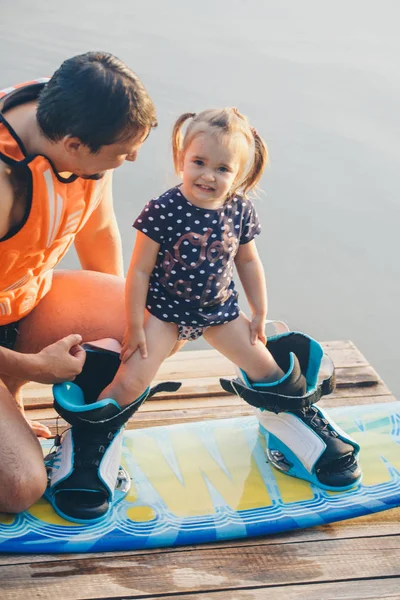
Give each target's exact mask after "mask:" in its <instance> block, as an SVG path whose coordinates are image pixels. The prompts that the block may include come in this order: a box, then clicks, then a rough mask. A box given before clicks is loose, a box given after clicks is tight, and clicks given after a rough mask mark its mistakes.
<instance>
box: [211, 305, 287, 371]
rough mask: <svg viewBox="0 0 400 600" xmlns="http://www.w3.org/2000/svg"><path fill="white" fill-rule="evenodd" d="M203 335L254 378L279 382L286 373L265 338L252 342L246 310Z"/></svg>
mask: <svg viewBox="0 0 400 600" xmlns="http://www.w3.org/2000/svg"><path fill="white" fill-rule="evenodd" d="M203 337H204V338H205V339H206V340H207V342H208V343H209V344H211V346H213V347H214V348H215V349H216V350H218V351H219V352H221V354H223V355H224V356H226V357H227V358H228V359H229V360H230V361H232V362H233V363H234V364H235V365H237V366H238V367H240V368H241V369H243V371H245V373H246V374H247V375H248V376H249V377H250V379H252V380H253V381H277V380H278V379H280V378H281V377H282V376H283V371H282V370H281V369H280V368H279V366H278V365H277V363H276V362H275V359H274V358H273V356H272V354H271V353H270V352H269V351H268V349H267V348H266V347H265V346H264V344H263V343H262V342H261V340H257V341H256V343H255V345H254V346H253V345H252V344H251V342H250V321H249V319H248V318H247V317H246V316H245V315H244V313H240V315H239V317H238V318H237V319H235V320H234V321H230V322H229V323H226V324H225V325H217V326H216V327H209V328H208V329H206V331H205V332H204V334H203Z"/></svg>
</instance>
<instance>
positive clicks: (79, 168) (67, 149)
mask: <svg viewBox="0 0 400 600" xmlns="http://www.w3.org/2000/svg"><path fill="white" fill-rule="evenodd" d="M37 122H38V125H39V128H40V131H41V133H42V135H43V136H44V137H45V138H47V140H49V141H50V142H53V143H54V144H56V145H57V158H58V162H59V163H62V168H63V170H66V171H67V170H69V171H71V172H72V173H75V174H76V175H79V176H81V177H89V178H94V179H96V178H99V177H101V176H102V175H103V173H104V171H106V170H108V169H113V168H116V167H118V166H119V165H120V164H122V163H123V162H124V160H135V159H136V153H137V150H138V148H139V146H140V145H141V144H142V143H143V141H144V140H145V139H146V137H147V136H148V134H149V132H150V130H151V129H152V128H153V127H156V126H157V117H156V112H155V108H154V105H153V103H152V101H151V99H150V97H149V95H148V93H147V91H146V89H145V88H144V86H143V84H142V82H141V81H140V79H139V78H138V77H137V75H135V73H133V71H131V70H130V69H129V68H128V67H127V66H126V65H125V64H124V63H123V62H122V61H120V60H119V59H118V58H116V57H115V56H112V55H111V54H107V53H105V52H88V53H86V54H82V55H80V56H74V57H73V58H70V59H68V60H66V61H65V62H63V64H62V65H61V67H60V68H59V69H58V70H57V71H56V72H55V73H54V75H53V77H52V78H51V79H50V81H49V82H48V83H47V85H46V86H45V87H44V88H43V90H42V92H41V94H40V96H39V100H38V107H37Z"/></svg>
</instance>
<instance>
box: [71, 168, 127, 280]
mask: <svg viewBox="0 0 400 600" xmlns="http://www.w3.org/2000/svg"><path fill="white" fill-rule="evenodd" d="M106 177H107V182H106V184H105V188H104V192H103V197H102V199H101V200H100V204H99V206H98V207H97V208H96V210H95V211H94V212H93V214H92V215H91V216H90V217H89V220H88V221H87V223H86V224H85V226H84V227H83V229H82V230H81V231H80V232H79V233H78V234H77V236H76V237H75V248H76V251H77V253H78V256H79V260H80V263H81V265H82V269H87V270H88V271H99V272H100V273H109V274H111V275H119V276H120V277H123V276H124V265H123V259H122V243H121V235H120V232H119V228H118V224H117V220H116V218H115V213H114V207H113V198H112V173H108V174H107V175H106Z"/></svg>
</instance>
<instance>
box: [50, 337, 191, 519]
mask: <svg viewBox="0 0 400 600" xmlns="http://www.w3.org/2000/svg"><path fill="white" fill-rule="evenodd" d="M84 349H85V350H86V361H85V365H84V368H83V370H82V373H81V374H80V375H78V376H77V377H76V379H75V382H74V383H62V384H57V385H55V386H54V388H53V392H54V407H55V409H56V411H57V412H58V414H59V415H61V416H62V417H63V418H64V419H65V420H66V421H67V422H68V423H69V424H70V425H71V429H68V430H67V431H65V432H64V433H63V435H62V437H61V439H60V440H59V441H58V445H57V447H56V450H55V451H54V452H52V453H51V454H49V455H48V456H47V457H46V459H45V464H46V467H47V471H48V477H49V484H48V488H47V491H46V494H45V496H46V497H47V499H48V500H49V501H50V502H51V504H52V506H53V508H54V510H55V511H56V512H57V513H58V514H59V515H60V516H62V517H64V518H66V519H68V520H70V521H74V522H77V523H96V522H98V521H99V520H101V519H103V518H104V517H106V516H107V515H108V514H109V512H110V510H111V507H112V506H113V505H115V504H116V503H117V502H119V501H120V500H122V499H123V498H124V497H125V496H126V494H127V492H128V490H129V488H130V485H131V481H130V477H129V475H128V474H127V473H126V471H125V470H124V469H123V468H122V467H121V466H120V459H121V446H122V436H123V428H124V425H125V423H126V422H127V421H128V419H129V418H130V417H131V416H132V415H133V414H134V413H135V412H136V411H137V410H138V408H139V407H140V406H141V405H142V404H143V402H144V401H145V400H146V399H147V398H150V396H153V395H154V394H156V393H157V392H159V391H170V392H173V391H176V390H177V389H178V388H179V387H180V385H181V384H180V383H175V382H167V383H160V384H159V385H157V386H155V387H153V388H148V389H147V390H146V391H145V392H144V393H143V394H142V395H141V396H140V397H139V398H137V399H136V400H135V401H134V402H132V403H131V404H129V405H128V406H126V407H124V408H123V409H121V407H120V406H119V405H118V403H117V402H116V401H115V400H112V399H111V398H106V399H104V400H99V401H98V400H97V397H98V396H99V394H100V392H101V391H102V390H103V389H104V388H105V387H106V386H107V385H108V384H109V383H111V381H112V380H113V378H114V376H115V374H116V372H117V370H118V367H119V365H120V359H119V355H118V353H116V352H112V351H109V350H104V349H102V348H97V347H95V346H93V345H90V344H86V345H84Z"/></svg>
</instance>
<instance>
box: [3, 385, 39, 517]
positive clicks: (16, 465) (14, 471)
mask: <svg viewBox="0 0 400 600" xmlns="http://www.w3.org/2000/svg"><path fill="white" fill-rule="evenodd" d="M0 411H1V417H0V511H1V512H11V513H18V512H22V511H23V510H26V509H27V508H29V507H30V506H31V505H32V504H33V503H34V502H36V500H38V499H39V498H40V497H41V496H42V494H43V492H44V490H45V489H46V483H47V478H46V471H45V468H44V464H43V453H42V449H41V447H40V445H39V442H38V440H37V438H36V436H35V434H34V433H33V431H32V430H31V428H30V427H29V425H28V423H27V422H26V420H25V419H24V418H23V416H22V415H21V413H20V411H19V410H18V407H17V406H16V404H15V401H14V399H13V397H12V396H11V394H10V392H9V391H8V390H7V389H6V387H5V386H4V384H3V383H2V382H1V381H0Z"/></svg>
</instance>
